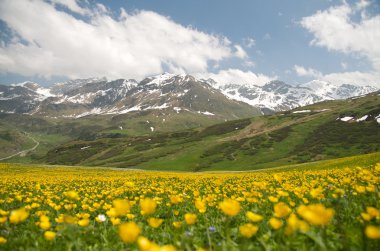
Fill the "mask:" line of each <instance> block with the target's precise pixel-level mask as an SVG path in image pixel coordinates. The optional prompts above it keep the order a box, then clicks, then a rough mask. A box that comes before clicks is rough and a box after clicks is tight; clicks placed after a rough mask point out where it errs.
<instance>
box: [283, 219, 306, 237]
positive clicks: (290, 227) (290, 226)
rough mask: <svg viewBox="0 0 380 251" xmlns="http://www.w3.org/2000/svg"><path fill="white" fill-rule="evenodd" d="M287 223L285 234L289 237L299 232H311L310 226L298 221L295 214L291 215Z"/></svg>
mask: <svg viewBox="0 0 380 251" xmlns="http://www.w3.org/2000/svg"><path fill="white" fill-rule="evenodd" d="M286 223H287V224H286V230H285V233H286V234H287V235H290V234H293V233H294V232H295V231H297V230H301V231H302V232H307V231H309V225H308V224H307V223H306V222H304V221H303V220H300V219H298V218H297V216H296V215H295V214H291V215H290V216H289V218H288V220H287V221H286Z"/></svg>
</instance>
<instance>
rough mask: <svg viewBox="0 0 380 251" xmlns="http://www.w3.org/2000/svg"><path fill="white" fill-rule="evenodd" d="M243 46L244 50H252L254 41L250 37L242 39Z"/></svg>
mask: <svg viewBox="0 0 380 251" xmlns="http://www.w3.org/2000/svg"><path fill="white" fill-rule="evenodd" d="M243 44H244V46H245V47H246V48H252V47H253V46H255V45H256V41H255V39H253V38H251V37H247V38H244V39H243Z"/></svg>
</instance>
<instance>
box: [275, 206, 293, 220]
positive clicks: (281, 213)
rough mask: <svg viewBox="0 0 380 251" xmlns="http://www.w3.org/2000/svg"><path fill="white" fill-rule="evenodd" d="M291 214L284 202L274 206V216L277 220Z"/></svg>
mask: <svg viewBox="0 0 380 251" xmlns="http://www.w3.org/2000/svg"><path fill="white" fill-rule="evenodd" d="M291 212H292V209H291V208H290V207H289V206H288V205H287V204H285V203H284V202H279V203H277V204H276V205H274V216H276V217H278V218H283V217H286V216H287V215H289V214H290V213H291Z"/></svg>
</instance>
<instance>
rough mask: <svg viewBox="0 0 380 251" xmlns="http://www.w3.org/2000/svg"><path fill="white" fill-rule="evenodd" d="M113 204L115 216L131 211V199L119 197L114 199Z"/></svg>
mask: <svg viewBox="0 0 380 251" xmlns="http://www.w3.org/2000/svg"><path fill="white" fill-rule="evenodd" d="M112 204H113V207H114V209H115V215H114V217H115V216H116V217H117V216H124V215H127V214H128V213H129V212H130V209H131V205H130V204H129V201H127V200H121V199H117V200H114V201H113V203H112Z"/></svg>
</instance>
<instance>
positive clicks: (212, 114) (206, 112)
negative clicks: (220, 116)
mask: <svg viewBox="0 0 380 251" xmlns="http://www.w3.org/2000/svg"><path fill="white" fill-rule="evenodd" d="M198 113H199V114H203V115H207V116H214V115H215V114H214V113H211V112H208V111H205V112H201V111H198Z"/></svg>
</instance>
